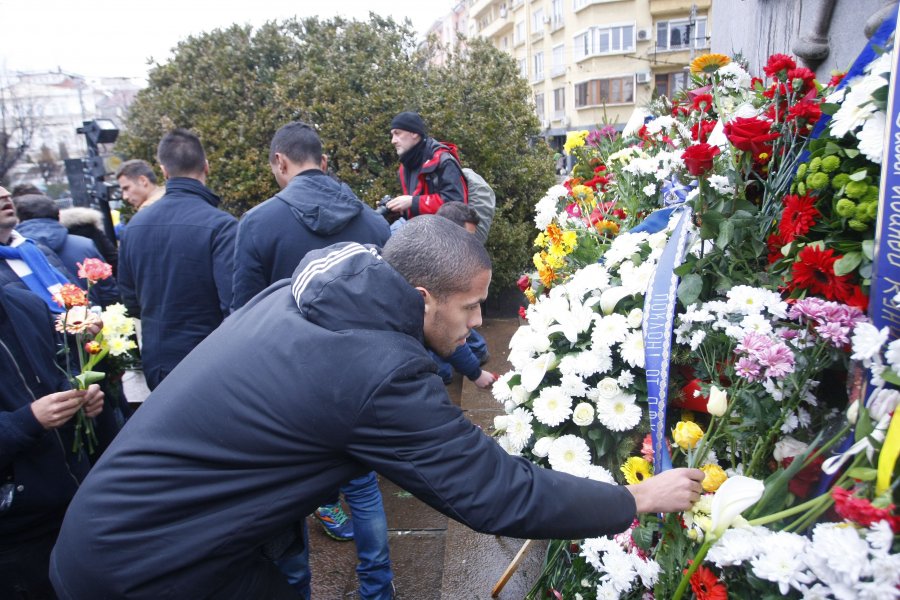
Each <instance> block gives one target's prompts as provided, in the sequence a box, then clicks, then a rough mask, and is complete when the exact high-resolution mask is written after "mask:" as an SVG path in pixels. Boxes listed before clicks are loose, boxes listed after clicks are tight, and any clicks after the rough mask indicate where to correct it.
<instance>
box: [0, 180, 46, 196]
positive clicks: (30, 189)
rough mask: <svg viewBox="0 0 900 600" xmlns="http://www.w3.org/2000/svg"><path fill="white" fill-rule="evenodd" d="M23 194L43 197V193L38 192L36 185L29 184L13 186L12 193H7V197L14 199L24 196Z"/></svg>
mask: <svg viewBox="0 0 900 600" xmlns="http://www.w3.org/2000/svg"><path fill="white" fill-rule="evenodd" d="M25 194H41V195H43V194H44V192H42V191H41V190H40V188H38V187H37V186H36V185H32V184H30V183H20V184H19V185H17V186H15V187H14V188H13V189H12V191H11V192H10V193H9V195H10V196H12V197H13V198H15V197H17V196H24V195H25Z"/></svg>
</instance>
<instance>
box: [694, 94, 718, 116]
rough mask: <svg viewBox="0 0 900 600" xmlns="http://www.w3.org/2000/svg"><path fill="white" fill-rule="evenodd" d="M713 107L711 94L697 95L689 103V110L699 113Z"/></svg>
mask: <svg viewBox="0 0 900 600" xmlns="http://www.w3.org/2000/svg"><path fill="white" fill-rule="evenodd" d="M712 105H713V97H712V94H698V95H697V96H694V99H693V101H692V102H691V108H692V109H693V110H698V111H700V112H706V111H708V110H709V108H710V107H711V106H712Z"/></svg>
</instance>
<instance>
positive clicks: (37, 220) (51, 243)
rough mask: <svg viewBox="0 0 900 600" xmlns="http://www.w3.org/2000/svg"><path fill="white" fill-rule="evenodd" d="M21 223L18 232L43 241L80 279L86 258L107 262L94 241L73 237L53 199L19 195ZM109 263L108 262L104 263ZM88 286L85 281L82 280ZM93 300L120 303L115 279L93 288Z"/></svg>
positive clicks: (104, 281) (36, 195) (103, 281)
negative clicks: (79, 275) (79, 266)
mask: <svg viewBox="0 0 900 600" xmlns="http://www.w3.org/2000/svg"><path fill="white" fill-rule="evenodd" d="M14 203H15V205H16V215H17V216H18V217H19V224H18V225H17V226H16V231H18V232H19V233H21V234H22V235H24V236H25V237H27V238H29V239H32V240H35V241H37V242H40V243H42V244H44V245H45V246H47V247H48V248H50V249H51V250H53V251H54V252H55V253H56V255H57V256H59V258H60V260H62V262H63V264H64V265H65V266H66V269H68V270H69V272H70V273H72V274H74V275H75V276H76V277H77V276H78V263H82V262H84V259H86V258H96V259H97V260H104V258H103V255H102V254H100V250H99V249H98V248H97V246H96V245H95V244H94V242H93V240H90V239H88V238H86V237H81V236H80V235H72V234H70V233H69V230H68V229H66V227H65V225H63V224H62V223H60V222H59V207H58V206H56V202H54V201H53V199H52V198H49V197H47V196H43V195H38V194H25V195H24V196H17V197H16V199H15V201H14ZM104 262H105V261H104ZM79 284H80V285H81V286H82V287H84V286H85V281H84V280H79ZM91 300H92V301H93V302H94V303H95V304H99V305H100V306H103V307H106V306H109V305H110V304H115V303H116V302H118V301H119V289H118V288H117V287H116V282H115V280H113V279H112V278H111V277H110V278H109V279H103V280H101V281H98V282H97V283H96V284H95V285H93V286H92V287H91Z"/></svg>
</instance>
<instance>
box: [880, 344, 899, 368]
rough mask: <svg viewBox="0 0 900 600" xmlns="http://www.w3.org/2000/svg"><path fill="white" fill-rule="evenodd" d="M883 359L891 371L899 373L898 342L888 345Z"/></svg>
mask: <svg viewBox="0 0 900 600" xmlns="http://www.w3.org/2000/svg"><path fill="white" fill-rule="evenodd" d="M884 359H885V360H886V361H887V364H888V365H890V367H891V370H892V371H894V372H895V373H900V340H894V341H893V342H891V343H890V344H888V347H887V350H885V351H884Z"/></svg>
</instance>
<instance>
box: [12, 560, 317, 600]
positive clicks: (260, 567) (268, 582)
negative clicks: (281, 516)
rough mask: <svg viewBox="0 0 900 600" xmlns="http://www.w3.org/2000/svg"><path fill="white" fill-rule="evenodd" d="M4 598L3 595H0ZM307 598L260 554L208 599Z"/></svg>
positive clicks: (265, 599)
mask: <svg viewBox="0 0 900 600" xmlns="http://www.w3.org/2000/svg"><path fill="white" fill-rule="evenodd" d="M0 598H2V596H0ZM249 598H253V599H254V600H306V599H305V598H303V597H302V596H301V595H300V592H299V591H297V590H296V589H294V587H293V586H291V584H289V583H288V582H287V578H286V577H285V576H284V574H283V573H282V572H281V571H279V570H278V567H276V566H275V563H274V562H272V561H271V560H270V559H267V558H265V557H263V556H260V557H259V559H258V560H256V561H254V562H253V564H252V565H250V566H249V567H248V568H246V569H242V570H241V572H240V573H238V574H237V575H236V576H235V577H234V578H232V579H230V580H229V581H227V582H226V583H225V584H224V585H222V586H221V587H219V588H218V589H217V590H216V591H215V592H213V593H212V594H210V595H209V596H208V600H248V599H249Z"/></svg>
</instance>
